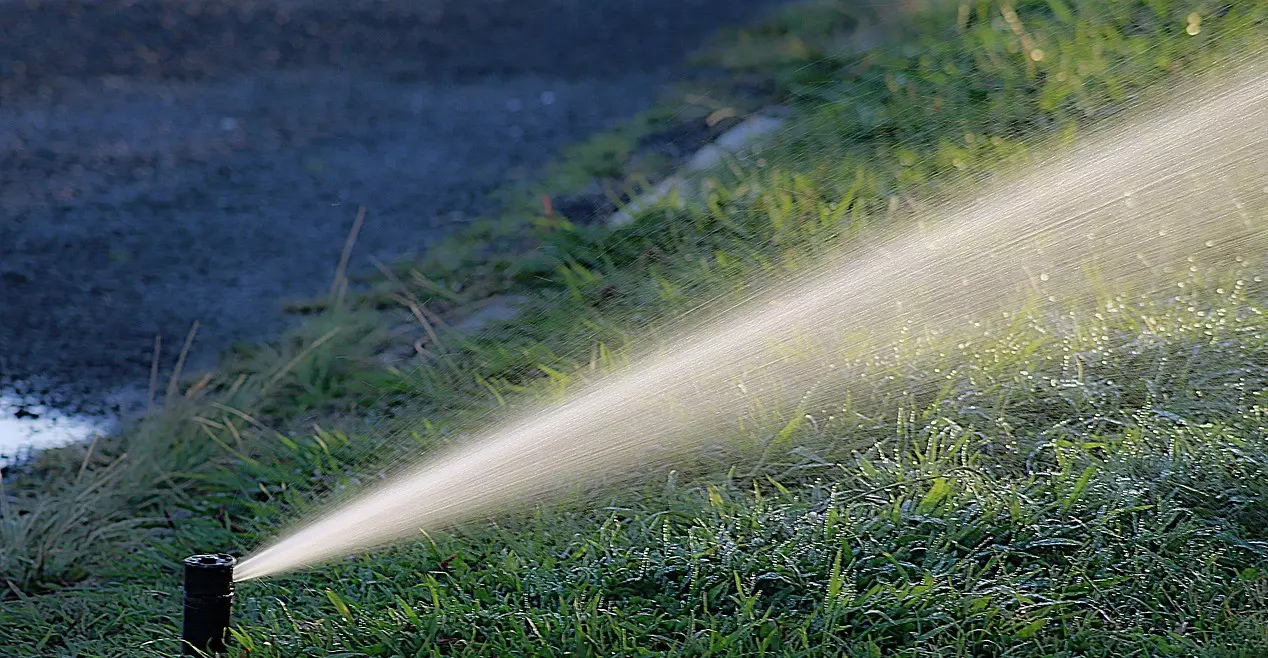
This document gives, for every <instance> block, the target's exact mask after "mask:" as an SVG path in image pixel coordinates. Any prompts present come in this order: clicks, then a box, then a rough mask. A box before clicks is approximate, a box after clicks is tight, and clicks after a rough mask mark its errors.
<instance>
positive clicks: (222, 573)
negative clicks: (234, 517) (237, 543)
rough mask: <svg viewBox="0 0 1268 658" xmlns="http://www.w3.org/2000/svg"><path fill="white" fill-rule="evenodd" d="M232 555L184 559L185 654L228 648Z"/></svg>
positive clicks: (183, 624) (192, 556)
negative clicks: (226, 644)
mask: <svg viewBox="0 0 1268 658" xmlns="http://www.w3.org/2000/svg"><path fill="white" fill-rule="evenodd" d="M236 563H237V560H235V559H234V557H233V556H232V555H225V554H223V553H217V554H210V555H191V556H189V557H187V558H185V561H184V564H185V618H184V621H183V623H182V624H181V648H182V649H183V651H182V654H183V655H186V656H207V655H213V654H217V653H220V652H222V651H224V650H225V639H226V636H227V635H228V633H229V619H230V615H231V610H232V608H233V567H234V565H235V564H236Z"/></svg>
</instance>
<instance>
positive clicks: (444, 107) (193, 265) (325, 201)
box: [0, 0, 776, 420]
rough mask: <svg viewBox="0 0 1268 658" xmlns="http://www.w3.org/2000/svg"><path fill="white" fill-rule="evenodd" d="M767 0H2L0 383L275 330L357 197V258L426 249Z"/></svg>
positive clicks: (65, 388) (73, 382)
mask: <svg viewBox="0 0 1268 658" xmlns="http://www.w3.org/2000/svg"><path fill="white" fill-rule="evenodd" d="M775 1H776V0H413V1H410V0H351V1H348V0H307V1H301V0H289V1H288V0H80V1H79V2H65V1H47V0H0V389H4V388H8V389H9V391H10V393H12V391H13V389H14V387H18V388H25V389H27V390H28V391H35V392H36V393H37V394H39V395H40V396H42V397H45V398H49V399H50V400H51V404H52V405H53V406H66V405H70V406H75V405H79V404H83V403H86V402H89V401H93V400H100V399H101V397H102V396H101V394H102V392H103V391H108V390H115V389H128V388H132V387H135V386H137V385H140V384H142V383H143V382H144V381H145V379H146V378H147V377H148V369H149V360H150V354H149V352H150V346H151V344H152V342H153V340H154V336H155V335H156V334H158V335H161V336H162V337H163V341H164V344H165V345H169V346H170V345H177V344H179V342H180V341H181V339H182V338H183V336H184V334H185V332H186V330H187V329H188V327H189V325H190V323H191V322H193V321H194V320H199V321H200V322H201V323H202V328H201V330H200V333H199V341H198V344H197V348H196V350H195V353H194V354H193V359H194V361H195V362H196V363H208V362H209V361H210V360H211V359H213V358H214V356H215V354H216V353H217V352H218V351H219V350H220V349H222V348H224V347H225V346H226V345H227V344H229V343H230V342H232V341H233V340H237V339H243V338H255V337H260V336H262V335H267V333H268V332H271V331H275V330H277V329H278V328H279V327H280V326H282V325H283V323H284V321H285V319H284V318H283V316H282V314H281V313H280V312H279V300H281V299H291V298H296V297H301V296H305V295H309V294H312V293H315V292H318V291H320V290H321V289H323V288H324V287H325V286H327V285H328V281H329V277H330V275H331V273H332V271H333V268H334V265H335V263H336V261H337V260H338V253H339V250H340V248H341V247H342V243H343V239H344V236H345V235H346V233H347V231H348V228H349V226H350V224H351V222H352V219H353V216H354V213H355V208H356V207H357V206H358V205H359V204H366V205H367V206H368V207H369V209H370V213H369V217H368V221H367V224H366V226H365V229H364V230H363V231H362V233H361V237H360V240H359V242H358V255H359V257H360V259H361V262H363V263H364V262H365V260H364V259H365V256H366V255H368V254H376V255H378V256H381V257H391V256H395V255H400V254H401V253H403V252H407V251H410V250H416V249H422V248H425V247H426V245H427V244H428V242H429V241H431V240H433V239H434V238H435V237H436V236H437V235H440V234H441V233H443V232H444V231H445V230H447V229H448V228H450V227H452V226H454V225H455V224H456V223H457V222H460V221H461V220H462V218H465V217H470V216H472V215H474V214H477V213H479V212H480V211H481V210H483V209H484V207H483V202H482V199H483V195H484V194H485V193H486V192H487V191H488V190H489V189H490V188H491V187H493V186H495V185H496V184H497V183H498V182H499V181H502V180H504V179H505V177H506V176H507V175H508V173H513V172H515V171H516V170H525V169H529V170H531V168H532V167H533V166H534V165H535V164H538V163H541V162H543V161H544V160H546V159H548V158H549V157H551V155H552V154H553V153H555V152H556V151H557V149H558V148H559V147H560V146H561V145H563V144H566V143H568V142H572V141H575V140H578V139H580V138H583V137H584V136H586V135H587V134H589V133H592V132H593V131H595V130H598V129H600V128H602V127H604V126H606V125H609V124H610V123H611V122H612V121H614V120H616V119H618V118H620V117H623V116H628V115H630V114H632V113H634V112H636V111H638V110H640V109H642V108H644V107H646V106H647V105H648V103H649V102H650V101H651V99H652V97H653V94H654V91H655V90H656V88H657V87H658V86H659V85H662V84H664V83H665V82H667V81H668V79H669V77H670V76H672V75H673V67H674V66H675V64H677V63H678V62H680V61H681V59H682V57H683V55H684V54H686V53H687V52H689V51H690V50H691V49H693V48H695V47H696V46H698V45H699V44H700V43H701V40H702V39H703V38H704V37H706V36H707V35H708V34H709V33H710V32H712V31H713V30H715V29H717V28H718V27H719V26H721V25H724V24H727V23H735V22H739V21H744V20H748V19H751V18H753V17H754V16H755V15H756V13H757V12H758V11H761V10H762V9H764V8H765V7H767V6H769V5H771V4H773V3H774V2H775ZM168 365H170V362H169V364H168ZM41 381H42V382H43V383H42V384H39V385H34V384H33V382H41ZM44 389H49V390H48V392H45V393H42V394H40V391H43V390H44ZM0 394H3V390H0ZM9 399H10V402H12V401H13V399H14V398H13V397H12V396H10V398H9ZM45 401H46V402H47V401H49V400H45ZM16 409H17V406H16V405H14V404H10V405H9V407H8V408H7V411H8V412H9V414H10V416H11V414H12V413H13V412H15V411H16ZM5 411H6V410H5V409H4V408H3V405H0V420H5V418H3V416H4V415H5ZM10 420H11V418H10Z"/></svg>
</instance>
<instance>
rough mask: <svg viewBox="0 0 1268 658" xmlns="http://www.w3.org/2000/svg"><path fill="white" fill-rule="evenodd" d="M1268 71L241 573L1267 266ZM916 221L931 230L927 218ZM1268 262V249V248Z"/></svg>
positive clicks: (680, 353) (598, 389) (456, 514)
mask: <svg viewBox="0 0 1268 658" xmlns="http://www.w3.org/2000/svg"><path fill="white" fill-rule="evenodd" d="M1263 153H1268V76H1251V77H1248V78H1245V79H1242V80H1239V81H1238V82H1237V83H1236V84H1233V85H1230V86H1226V87H1223V88H1219V89H1216V90H1213V91H1209V92H1208V93H1204V94H1202V97H1201V98H1200V99H1199V100H1196V101H1193V102H1189V103H1185V104H1182V105H1181V106H1178V107H1172V108H1168V109H1167V110H1166V111H1165V112H1159V113H1157V114H1155V115H1152V116H1150V117H1146V118H1144V119H1140V120H1138V121H1136V122H1135V123H1134V124H1133V125H1128V126H1124V127H1122V128H1121V129H1119V130H1117V131H1111V132H1107V133H1105V134H1103V135H1101V136H1100V137H1098V138H1097V139H1096V140H1094V143H1090V144H1088V145H1086V146H1085V147H1083V148H1079V149H1076V150H1074V151H1072V152H1068V153H1067V154H1066V155H1065V156H1062V157H1059V158H1056V159H1053V160H1051V161H1049V162H1047V163H1044V164H1041V165H1039V166H1037V167H1036V168H1035V170H1034V171H1033V173H1032V174H1030V175H1027V176H1024V177H1021V178H1018V179H1016V180H1014V181H1012V182H1011V183H1009V184H1007V185H1004V186H1002V187H1000V188H999V189H998V190H996V191H994V192H990V193H987V192H984V193H983V196H982V197H980V198H979V199H977V200H975V201H970V202H966V203H961V204H960V205H959V207H954V208H946V207H944V208H939V209H936V210H932V211H931V212H930V217H929V219H931V220H936V221H934V222H933V224H932V225H933V226H934V228H931V229H924V230H913V231H911V232H909V233H908V234H906V235H905V236H903V237H900V238H898V239H896V240H893V241H891V242H890V243H889V245H888V246H887V247H885V248H882V249H878V250H877V251H875V252H872V253H871V254H870V255H866V256H862V257H857V256H856V257H854V258H852V259H851V260H849V261H843V262H838V263H835V264H832V265H831V266H829V267H826V268H825V269H824V270H823V271H822V272H819V273H817V274H816V275H814V276H812V277H808V278H806V279H804V280H801V281H799V282H797V283H796V284H794V285H786V286H784V287H782V288H779V289H774V290H773V291H772V292H771V293H769V294H768V295H766V296H765V297H763V298H760V299H759V301H756V302H754V303H752V304H750V305H748V306H747V307H745V308H742V309H737V310H736V311H734V312H732V313H730V314H729V315H728V316H727V317H723V318H720V319H718V320H717V321H715V322H712V323H710V324H709V325H708V326H705V327H703V328H700V329H698V330H696V331H694V332H693V333H692V334H691V335H689V336H685V337H683V338H681V339H679V340H676V341H673V342H672V343H670V344H669V345H668V346H667V347H665V348H664V349H663V350H662V351H661V352H659V353H656V354H652V355H649V356H648V357H647V358H645V359H643V360H641V361H640V362H639V363H637V364H635V365H633V366H631V367H629V368H627V369H625V370H624V371H622V372H617V373H614V374H612V375H610V376H609V377H607V378H606V379H604V380H601V381H599V382H597V383H595V384H593V385H591V386H589V387H588V388H586V389H585V390H582V391H580V392H579V393H578V394H577V395H575V396H573V397H572V398H569V399H567V400H565V401H564V402H562V403H560V404H557V405H555V406H552V407H548V408H542V409H538V410H535V411H532V412H528V413H525V414H521V415H519V416H518V417H515V418H512V419H511V420H509V421H507V422H505V423H503V424H501V425H500V426H498V427H495V428H494V429H491V430H490V431H488V432H486V433H484V434H483V435H482V436H480V437H477V438H476V439H474V440H472V441H471V442H469V443H467V444H465V445H464V446H463V447H460V448H457V449H455V450H452V451H450V452H448V453H446V454H442V455H440V456H439V457H436V458H434V459H432V460H431V461H429V462H427V463H424V464H422V465H420V466H418V467H417V468H414V469H413V470H410V471H407V472H405V473H403V474H402V475H400V476H398V477H397V478H395V479H393V480H391V481H389V482H387V483H385V484H384V485H383V486H381V487H380V488H378V489H373V490H370V491H368V492H366V493H364V494H362V495H361V496H360V497H359V498H355V499H353V500H352V501H351V502H349V503H347V504H344V505H342V506H340V507H338V508H336V509H334V510H333V511H331V512H329V513H328V514H326V515H324V516H323V517H320V518H317V519H316V520H315V521H312V522H310V523H308V524H306V525H303V526H301V527H299V528H298V529H297V530H295V531H294V532H292V533H290V534H288V535H285V536H283V537H282V538H281V539H280V540H278V541H277V542H276V543H273V544H272V545H270V546H267V547H265V548H264V549H262V550H260V551H259V552H257V553H256V554H254V555H252V556H250V557H249V558H248V559H247V560H245V561H244V562H242V564H241V566H240V567H239V568H238V570H237V578H238V579H239V580H249V579H252V578H259V577H262V576H268V575H271V574H276V573H279V572H284V571H289V570H293V569H297V568H301V567H305V566H309V565H313V564H317V563H320V562H322V561H324V560H329V559H331V558H335V557H338V556H342V555H346V554H349V553H353V552H356V551H361V550H364V549H368V548H371V547H375V546H380V545H383V544H386V543H388V542H391V541H393V540H397V539H400V538H403V537H407V536H410V535H413V534H416V533H418V532H419V531H420V530H424V531H430V530H434V529H437V528H442V527H444V526H449V525H452V524H455V523H458V522H462V521H464V520H469V519H472V518H478V517H480V516H482V515H486V514H489V513H491V512H496V511H498V510H499V509H504V508H505V507H507V506H509V505H512V504H515V503H522V502H524V501H526V500H533V499H535V498H537V497H539V496H542V495H544V494H548V493H551V492H553V491H555V490H557V489H559V488H561V487H568V486H575V485H576V484H578V483H583V482H586V481H588V479H589V478H592V477H594V476H596V475H598V474H604V473H609V472H612V471H614V470H617V469H622V468H627V467H632V466H635V465H639V464H644V463H647V462H649V461H654V460H661V459H666V458H669V457H672V456H674V455H676V454H679V453H680V451H688V450H693V449H698V448H699V447H700V446H701V445H702V444H703V443H705V442H706V441H711V440H715V439H716V438H717V437H719V436H720V435H725V434H726V432H728V431H729V430H731V429H733V428H734V427H735V424H736V423H737V421H738V420H739V419H740V418H742V417H743V416H744V415H745V413H746V412H747V410H749V409H750V405H752V403H753V401H754V400H762V401H763V403H767V402H772V403H774V404H778V403H780V402H781V401H782V402H784V403H787V402H790V401H792V402H796V401H797V400H799V399H805V396H807V395H811V396H822V397H823V399H828V398H829V397H830V396H840V395H841V394H843V393H844V392H845V391H847V390H848V388H849V386H850V377H849V374H848V373H845V372H842V369H837V368H835V366H834V361H837V360H840V359H841V358H842V355H843V354H847V353H849V354H855V355H857V354H858V353H859V351H860V350H861V349H863V350H864V351H865V349H866V348H864V347H861V346H862V345H864V343H861V342H860V341H862V340H864V338H863V337H866V336H872V337H873V339H872V340H869V341H868V342H867V343H866V344H871V345H875V346H877V347H876V348H877V349H879V346H880V345H881V344H882V343H883V341H881V342H877V341H876V340H875V338H876V337H882V338H883V337H884V336H887V335H888V336H891V337H892V336H894V335H895V333H894V332H896V331H897V330H898V329H899V328H900V327H901V326H905V325H910V324H912V323H916V324H923V325H924V326H925V327H927V328H933V329H936V328H939V327H946V326H953V325H955V324H957V323H960V322H965V321H967V320H968V319H969V318H970V317H971V316H972V315H973V314H977V313H981V312H983V311H989V310H992V309H993V310H999V309H1000V305H1001V304H1003V303H1009V302H1016V301H1018V298H1017V297H1016V295H1017V294H1020V293H1019V291H1024V292H1025V293H1026V294H1029V295H1031V296H1035V295H1036V294H1037V295H1038V296H1039V298H1041V299H1053V300H1068V299H1072V298H1078V297H1080V296H1086V295H1089V294H1091V291H1092V288H1093V286H1092V284H1090V283H1089V274H1092V275H1093V277H1092V278H1099V279H1100V280H1101V281H1102V282H1103V283H1106V284H1109V285H1113V286H1117V285H1118V284H1119V283H1120V282H1124V283H1125V282H1128V281H1132V282H1136V283H1140V282H1147V281H1149V280H1157V279H1158V278H1159V277H1165V276H1167V275H1174V274H1175V273H1176V272H1179V271H1182V270H1184V269H1187V268H1188V267H1189V266H1190V261H1189V260H1188V259H1190V258H1191V257H1192V256H1193V255H1194V254H1197V255H1199V256H1202V257H1205V256H1213V257H1219V258H1225V257H1234V256H1236V255H1237V254H1252V255H1253V254H1256V253H1258V252H1259V251H1260V250H1263V249H1264V247H1265V243H1266V242H1268V239H1266V232H1265V230H1264V225H1263V222H1262V219H1260V218H1262V217H1263V216H1264V214H1263V213H1262V212H1261V211H1262V210H1264V209H1266V208H1268V188H1265V187H1264V186H1265V185H1266V184H1268V158H1266V157H1262V154H1263ZM912 224H913V225H918V224H919V223H918V222H913V223H912ZM1266 253H1268V252H1266Z"/></svg>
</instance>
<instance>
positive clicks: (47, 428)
mask: <svg viewBox="0 0 1268 658" xmlns="http://www.w3.org/2000/svg"><path fill="white" fill-rule="evenodd" d="M114 425H115V421H114V419H112V418H111V417H109V416H107V415H104V414H102V415H74V414H68V413H65V412H62V411H59V410H58V409H55V408H53V407H51V406H49V405H48V404H47V403H42V402H40V401H39V400H33V399H30V398H25V397H22V396H20V395H17V394H14V393H13V392H3V391H0V467H4V466H9V465H11V464H14V463H16V462H18V461H21V460H22V459H24V458H26V457H28V456H29V455H30V454H31V453H32V451H35V450H39V449H42V448H52V447H56V446H64V445H67V444H70V443H75V442H76V441H86V440H88V439H91V438H92V437H94V436H97V435H100V434H104V433H106V432H109V431H110V430H111V429H113V427H114Z"/></svg>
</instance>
